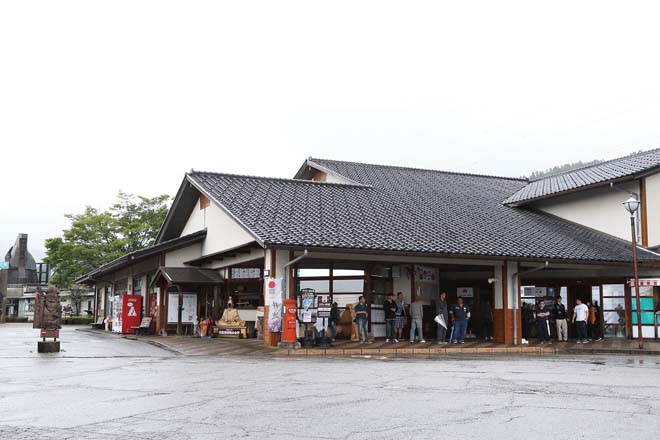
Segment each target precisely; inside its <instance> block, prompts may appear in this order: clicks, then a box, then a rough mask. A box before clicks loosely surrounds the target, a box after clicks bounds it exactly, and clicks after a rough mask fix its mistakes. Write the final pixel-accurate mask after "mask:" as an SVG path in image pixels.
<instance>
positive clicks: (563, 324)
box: [555, 295, 568, 342]
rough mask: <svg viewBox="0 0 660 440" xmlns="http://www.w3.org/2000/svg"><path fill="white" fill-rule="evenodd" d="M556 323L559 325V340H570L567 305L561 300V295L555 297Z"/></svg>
mask: <svg viewBox="0 0 660 440" xmlns="http://www.w3.org/2000/svg"><path fill="white" fill-rule="evenodd" d="M555 325H556V326H557V341H559V342H562V341H563V342H566V341H568V315H567V314H566V306H564V304H562V302H561V296H559V295H557V298H555Z"/></svg>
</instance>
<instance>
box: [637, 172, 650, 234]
mask: <svg viewBox="0 0 660 440" xmlns="http://www.w3.org/2000/svg"><path fill="white" fill-rule="evenodd" d="M639 197H640V205H641V206H640V211H641V221H642V224H641V232H642V246H648V245H649V226H648V216H647V210H646V177H642V178H641V179H640V180H639Z"/></svg>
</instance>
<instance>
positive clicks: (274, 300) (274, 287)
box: [265, 278, 282, 333]
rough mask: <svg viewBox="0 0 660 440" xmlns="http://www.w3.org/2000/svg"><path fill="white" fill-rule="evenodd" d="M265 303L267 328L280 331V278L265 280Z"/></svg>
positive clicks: (275, 331)
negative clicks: (266, 307)
mask: <svg viewBox="0 0 660 440" xmlns="http://www.w3.org/2000/svg"><path fill="white" fill-rule="evenodd" d="M265 299H266V305H267V306H268V330H269V331H271V332H274V333H277V332H280V331H282V278H268V280H267V281H266V298H265Z"/></svg>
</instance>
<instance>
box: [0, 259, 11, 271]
mask: <svg viewBox="0 0 660 440" xmlns="http://www.w3.org/2000/svg"><path fill="white" fill-rule="evenodd" d="M3 269H4V270H8V269H9V262H8V261H0V270H3Z"/></svg>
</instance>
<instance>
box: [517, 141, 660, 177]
mask: <svg viewBox="0 0 660 440" xmlns="http://www.w3.org/2000/svg"><path fill="white" fill-rule="evenodd" d="M659 150H660V148H652V149H650V150H645V151H638V152H636V153H630V154H627V155H625V156H620V157H615V158H614V159H608V160H604V161H602V162H598V163H594V164H591V165H583V166H581V167H578V168H574V169H572V170H567V171H561V172H559V173H555V174H549V175H547V176H543V177H539V178H538V179H530V181H529V183H532V182H539V181H541V180H544V179H550V178H552V177H559V176H563V175H565V174H570V173H574V172H577V171H584V170H586V169H589V168H595V167H599V166H601V165H607V164H609V163H612V162H617V161H620V160H624V159H630V158H633V157H637V156H642V155H644V154H649V153H653V152H655V151H659Z"/></svg>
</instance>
